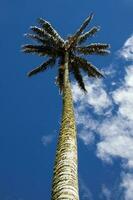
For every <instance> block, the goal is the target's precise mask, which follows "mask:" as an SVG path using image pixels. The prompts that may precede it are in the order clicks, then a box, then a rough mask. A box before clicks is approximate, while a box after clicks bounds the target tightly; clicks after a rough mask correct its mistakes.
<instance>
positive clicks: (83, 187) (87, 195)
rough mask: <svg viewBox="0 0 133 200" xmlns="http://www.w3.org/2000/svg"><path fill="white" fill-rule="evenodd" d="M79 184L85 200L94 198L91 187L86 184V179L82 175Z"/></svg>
mask: <svg viewBox="0 0 133 200" xmlns="http://www.w3.org/2000/svg"><path fill="white" fill-rule="evenodd" d="M79 185H80V190H81V198H82V199H83V200H93V197H92V193H91V191H90V189H89V187H88V186H87V185H86V183H85V181H84V180H83V179H82V178H81V177H80V178H79Z"/></svg>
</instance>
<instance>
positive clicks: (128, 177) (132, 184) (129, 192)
mask: <svg viewBox="0 0 133 200" xmlns="http://www.w3.org/2000/svg"><path fill="white" fill-rule="evenodd" d="M122 178H123V181H122V184H121V187H123V188H124V193H125V200H132V199H133V174H131V173H123V177H122Z"/></svg>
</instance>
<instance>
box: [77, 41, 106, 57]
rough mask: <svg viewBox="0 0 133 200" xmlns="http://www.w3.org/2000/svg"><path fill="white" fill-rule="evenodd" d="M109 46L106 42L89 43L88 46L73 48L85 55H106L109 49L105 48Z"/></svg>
mask: <svg viewBox="0 0 133 200" xmlns="http://www.w3.org/2000/svg"><path fill="white" fill-rule="evenodd" d="M109 47H110V46H109V45H108V44H100V43H96V44H90V45H89V46H85V47H76V49H75V50H77V52H79V53H82V54H85V55H88V54H90V55H91V54H97V55H106V54H109V53H110V51H109V50H106V49H108V48H109Z"/></svg>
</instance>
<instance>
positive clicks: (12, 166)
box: [0, 0, 133, 200]
mask: <svg viewBox="0 0 133 200" xmlns="http://www.w3.org/2000/svg"><path fill="white" fill-rule="evenodd" d="M132 10H133V1H132V0H117V1H116V0H111V1H106V0H101V1H99V0H93V1H87V0H82V1H79V0H77V1H76V0H73V1H71V0H67V1H63V0H58V1H52V0H49V1H42V0H38V1H35V0H32V1H31V0H29V1H26V0H23V1H16V0H13V1H9V0H4V1H1V6H0V26H1V31H0V35H1V37H0V49H1V66H0V74H1V77H0V91H1V92H0V111H1V115H0V124H1V125H0V199H1V200H37V199H39V200H43V199H47V200H48V199H50V190H51V178H52V170H53V163H54V157H55V149H56V142H57V135H58V132H59V126H60V118H61V96H60V95H59V92H58V88H57V87H56V85H55V84H54V82H55V76H56V72H57V70H56V68H55V69H54V70H49V71H47V73H44V74H40V75H38V76H36V77H33V78H31V79H29V78H27V77H26V73H27V72H28V71H29V70H31V69H32V68H33V67H35V66H37V65H38V64H40V63H41V61H42V58H41V59H40V58H38V57H36V56H32V55H24V54H22V53H21V51H20V46H21V45H22V44H25V43H27V42H28V41H27V40H26V39H25V38H24V37H23V34H24V33H26V32H27V31H28V30H29V26H31V25H35V24H36V19H37V18H38V17H43V18H44V19H46V20H48V21H50V22H51V23H52V24H53V25H54V27H55V28H56V29H57V31H58V32H59V33H60V34H61V36H62V37H64V38H66V37H67V36H68V35H69V34H71V33H74V31H75V30H76V29H77V28H78V27H79V26H80V24H81V23H82V21H83V20H84V19H85V18H86V17H87V16H88V15H89V13H90V12H94V13H95V17H94V19H93V21H92V23H91V25H90V26H93V25H99V26H100V27H101V31H100V32H99V33H98V34H97V36H96V37H95V38H93V41H94V42H107V43H110V44H111V54H110V56H108V57H91V58H90V60H91V62H93V63H94V64H95V65H96V66H97V67H99V69H102V70H103V71H105V74H106V78H105V79H104V80H100V81H95V82H94V81H92V80H88V79H86V77H84V79H85V82H86V85H87V89H88V94H87V96H84V95H83V94H82V93H81V92H80V91H79V89H78V87H77V85H76V84H75V83H73V95H74V102H75V113H76V120H77V125H78V149H79V180H80V200H117V199H120V200H132V199H133V173H132V171H133V155H132V152H133V139H132V138H133V132H132V127H133V114H132V113H133V103H132V102H133V47H132V46H133V35H132V34H133V27H132V21H133V12H132Z"/></svg>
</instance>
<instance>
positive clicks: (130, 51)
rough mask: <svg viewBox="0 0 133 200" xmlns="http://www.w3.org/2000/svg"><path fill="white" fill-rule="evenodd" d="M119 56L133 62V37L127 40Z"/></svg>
mask: <svg viewBox="0 0 133 200" xmlns="http://www.w3.org/2000/svg"><path fill="white" fill-rule="evenodd" d="M119 55H120V56H121V57H123V58H124V59H125V60H127V61H128V60H131V61H132V60H133V35H131V36H130V37H129V38H128V39H127V41H126V42H125V44H124V46H123V47H122V49H121V50H120V51H119Z"/></svg>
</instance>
